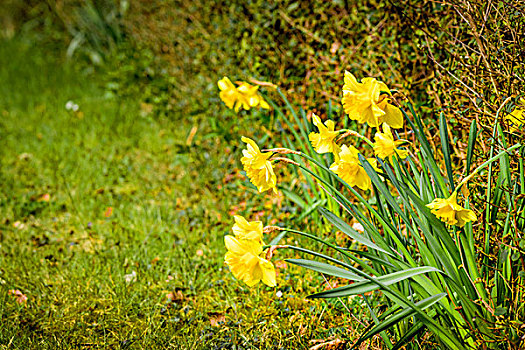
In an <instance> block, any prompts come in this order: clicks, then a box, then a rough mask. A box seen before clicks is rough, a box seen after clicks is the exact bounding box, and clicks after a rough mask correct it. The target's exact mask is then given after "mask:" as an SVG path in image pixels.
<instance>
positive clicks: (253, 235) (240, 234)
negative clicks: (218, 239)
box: [232, 215, 263, 241]
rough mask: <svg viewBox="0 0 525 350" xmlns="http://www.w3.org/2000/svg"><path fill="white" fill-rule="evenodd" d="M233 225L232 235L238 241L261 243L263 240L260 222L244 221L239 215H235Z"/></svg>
mask: <svg viewBox="0 0 525 350" xmlns="http://www.w3.org/2000/svg"><path fill="white" fill-rule="evenodd" d="M234 219H235V225H233V227H232V231H233V234H234V235H235V237H237V238H238V239H248V240H254V241H262V238H263V224H262V222H261V221H250V222H248V220H246V219H245V218H244V217H242V216H240V215H235V216H234Z"/></svg>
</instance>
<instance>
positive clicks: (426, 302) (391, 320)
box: [358, 293, 447, 343]
mask: <svg viewBox="0 0 525 350" xmlns="http://www.w3.org/2000/svg"><path fill="white" fill-rule="evenodd" d="M446 295H447V294H446V293H440V294H436V295H433V296H430V297H428V298H426V299H423V300H421V301H418V302H417V303H416V306H418V307H419V308H421V310H425V309H427V308H429V307H430V306H432V305H434V304H435V303H437V302H438V301H440V300H441V299H442V298H443V297H445V296H446ZM415 314H416V312H415V311H414V310H412V309H408V308H407V309H403V311H400V312H398V313H397V314H395V315H392V316H390V317H388V318H387V319H386V320H384V321H383V322H382V323H380V324H378V325H376V326H375V327H374V328H372V329H371V330H370V331H368V333H366V334H365V335H364V336H363V337H362V338H361V339H359V341H358V343H361V342H363V341H365V340H367V339H369V338H371V337H373V336H374V335H376V334H378V333H380V332H382V331H384V330H386V329H388V328H390V327H392V326H393V325H395V324H396V323H398V322H400V321H402V320H404V319H406V318H408V317H412V316H413V315H415Z"/></svg>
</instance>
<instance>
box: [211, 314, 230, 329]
mask: <svg viewBox="0 0 525 350" xmlns="http://www.w3.org/2000/svg"><path fill="white" fill-rule="evenodd" d="M208 316H209V317H210V324H211V326H212V327H219V326H220V325H221V323H224V322H226V317H225V316H224V314H221V313H219V312H208Z"/></svg>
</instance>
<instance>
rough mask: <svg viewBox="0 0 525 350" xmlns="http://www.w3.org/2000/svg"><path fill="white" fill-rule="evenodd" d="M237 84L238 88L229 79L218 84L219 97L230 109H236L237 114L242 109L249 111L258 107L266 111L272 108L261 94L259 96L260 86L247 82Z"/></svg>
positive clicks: (225, 78) (224, 79) (223, 79)
mask: <svg viewBox="0 0 525 350" xmlns="http://www.w3.org/2000/svg"><path fill="white" fill-rule="evenodd" d="M237 84H238V87H235V85H233V83H232V82H231V81H230V79H228V78H227V77H224V78H222V79H221V80H219V81H218V82H217V85H218V86H219V90H221V92H220V93H219V97H220V98H221V100H222V101H223V102H224V104H226V106H227V107H228V108H230V109H234V110H235V112H238V111H239V110H240V109H241V108H243V109H245V110H249V109H250V108H252V107H257V106H260V107H261V108H264V109H269V108H270V106H269V105H268V103H267V102H266V101H265V100H264V98H263V97H262V96H261V94H259V92H258V90H259V87H258V86H253V85H250V84H248V83H246V82H237Z"/></svg>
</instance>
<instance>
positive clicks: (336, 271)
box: [286, 259, 364, 281]
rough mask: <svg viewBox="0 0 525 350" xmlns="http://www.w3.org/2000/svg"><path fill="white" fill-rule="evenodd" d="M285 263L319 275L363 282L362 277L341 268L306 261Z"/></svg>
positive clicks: (290, 260)
mask: <svg viewBox="0 0 525 350" xmlns="http://www.w3.org/2000/svg"><path fill="white" fill-rule="evenodd" d="M286 262H289V263H292V264H294V265H298V266H302V267H306V268H307V269H310V270H314V271H317V272H320V273H324V274H326V275H330V276H335V277H340V278H345V279H349V280H352V281H364V278H363V277H360V276H358V275H356V274H355V273H353V272H350V271H348V270H345V269H343V268H341V267H337V266H334V265H330V264H327V263H323V262H319V261H314V260H306V259H286Z"/></svg>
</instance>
